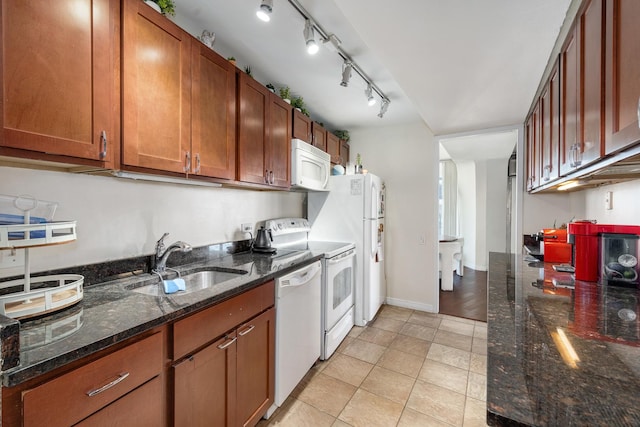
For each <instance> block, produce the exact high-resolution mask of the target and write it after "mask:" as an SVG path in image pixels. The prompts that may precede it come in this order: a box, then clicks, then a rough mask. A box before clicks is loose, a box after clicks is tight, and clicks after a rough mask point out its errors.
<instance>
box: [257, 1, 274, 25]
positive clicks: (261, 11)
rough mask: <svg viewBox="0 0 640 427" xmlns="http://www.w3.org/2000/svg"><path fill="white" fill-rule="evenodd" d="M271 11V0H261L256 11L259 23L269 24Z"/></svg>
mask: <svg viewBox="0 0 640 427" xmlns="http://www.w3.org/2000/svg"><path fill="white" fill-rule="evenodd" d="M272 10H273V0H262V3H261V4H260V7H259V8H258V10H257V11H256V16H257V17H258V18H260V20H261V21H264V22H269V21H270V20H271V11H272Z"/></svg>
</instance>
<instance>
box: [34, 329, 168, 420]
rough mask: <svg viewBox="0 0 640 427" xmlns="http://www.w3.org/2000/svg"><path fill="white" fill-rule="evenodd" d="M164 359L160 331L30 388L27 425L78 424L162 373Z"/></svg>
mask: <svg viewBox="0 0 640 427" xmlns="http://www.w3.org/2000/svg"><path fill="white" fill-rule="evenodd" d="M162 361H163V357H162V333H156V334H154V335H152V336H150V337H148V338H145V339H143V340H141V341H138V342H136V343H134V344H131V345H129V346H127V347H125V348H123V349H121V350H118V351H116V352H115V353H112V354H110V355H108V356H105V357H103V358H101V359H98V360H95V361H93V362H91V363H89V364H87V365H85V366H83V367H81V368H78V369H76V370H74V371H71V372H69V373H67V374H64V375H62V376H61V377H58V378H56V379H53V380H51V381H49V382H46V383H44V384H42V385H40V386H38V387H35V388H33V389H31V390H27V391H25V392H24V393H23V395H22V398H23V405H24V409H23V410H24V426H25V427H32V426H47V427H53V426H68V425H71V424H74V423H76V422H78V421H80V420H82V419H84V418H85V417H87V416H89V415H91V414H93V413H94V412H96V411H98V410H99V409H101V408H103V407H105V406H106V405H108V404H109V403H111V402H113V401H114V400H116V399H118V398H119V397H120V396H122V395H124V394H125V393H128V392H130V391H131V390H133V389H135V388H136V387H138V386H139V385H140V384H143V383H144V382H146V381H147V380H149V379H151V378H153V377H155V376H156V375H158V374H160V372H161V371H162ZM90 394H91V396H90Z"/></svg>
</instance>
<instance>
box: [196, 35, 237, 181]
mask: <svg viewBox="0 0 640 427" xmlns="http://www.w3.org/2000/svg"><path fill="white" fill-rule="evenodd" d="M191 76H192V78H191V85H192V103H191V108H192V134H191V173H192V174H196V175H203V176H208V177H217V178H226V179H235V174H236V67H235V66H233V65H232V64H231V63H230V62H229V61H227V60H226V59H224V58H222V57H221V56H220V55H218V54H217V53H215V52H214V51H212V50H211V49H209V48H208V47H206V46H205V45H203V44H202V43H198V42H195V41H194V42H193V47H192V60H191Z"/></svg>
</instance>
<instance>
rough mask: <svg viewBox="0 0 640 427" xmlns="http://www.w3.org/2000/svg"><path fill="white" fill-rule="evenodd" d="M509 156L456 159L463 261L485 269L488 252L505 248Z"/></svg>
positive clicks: (476, 267)
mask: <svg viewBox="0 0 640 427" xmlns="http://www.w3.org/2000/svg"><path fill="white" fill-rule="evenodd" d="M507 162H508V159H487V160H478V161H464V160H462V161H456V166H457V168H458V203H460V206H459V209H458V212H459V214H458V215H459V218H460V233H459V234H460V236H461V237H463V238H464V265H465V266H467V267H470V268H472V269H474V270H481V271H486V270H487V268H488V260H489V252H505V250H506V239H507V237H506V235H507V229H506V224H507Z"/></svg>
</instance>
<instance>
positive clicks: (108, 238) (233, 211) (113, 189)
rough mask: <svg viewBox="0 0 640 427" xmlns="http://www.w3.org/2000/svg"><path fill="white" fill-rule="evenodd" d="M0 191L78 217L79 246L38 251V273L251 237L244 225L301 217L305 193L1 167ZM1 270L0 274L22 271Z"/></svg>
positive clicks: (34, 260) (34, 254)
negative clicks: (163, 241) (161, 244)
mask: <svg viewBox="0 0 640 427" xmlns="http://www.w3.org/2000/svg"><path fill="white" fill-rule="evenodd" d="M0 194H5V195H20V194H30V195H32V196H33V197H35V198H38V199H43V200H50V201H55V202H58V203H59V207H58V210H57V212H56V215H55V217H54V220H76V221H77V233H78V239H77V240H76V241H75V242H73V243H68V244H64V245H58V246H50V247H43V248H33V249H31V250H30V253H31V264H32V271H33V272H38V271H43V270H48V269H57V268H64V267H70V266H76V265H83V264H90V263H95V262H103V261H109V260H116V259H122V258H129V257H134V256H140V255H148V254H151V253H153V251H154V248H155V242H156V241H157V240H158V239H159V238H160V237H161V236H162V234H163V233H164V232H168V233H171V234H170V236H169V237H168V238H167V243H172V242H173V241H176V240H184V241H186V242H187V243H190V244H191V245H193V246H203V245H206V244H210V243H221V242H227V241H232V240H242V239H247V238H249V237H248V235H247V236H245V235H243V234H242V233H240V232H239V229H240V224H241V223H252V224H254V227H255V224H256V223H257V222H259V221H263V220H265V219H269V218H277V217H286V216H302V214H303V212H302V210H303V200H304V193H289V192H279V191H252V190H237V189H228V188H207V187H194V186H186V185H176V184H165V183H146V182H138V181H130V180H124V179H117V178H113V177H100V176H87V175H76V174H71V173H64V172H50V171H39V170H31V169H19V168H10V167H0ZM22 272H23V270H22V268H4V269H0V277H8V276H11V275H16V274H22Z"/></svg>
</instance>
